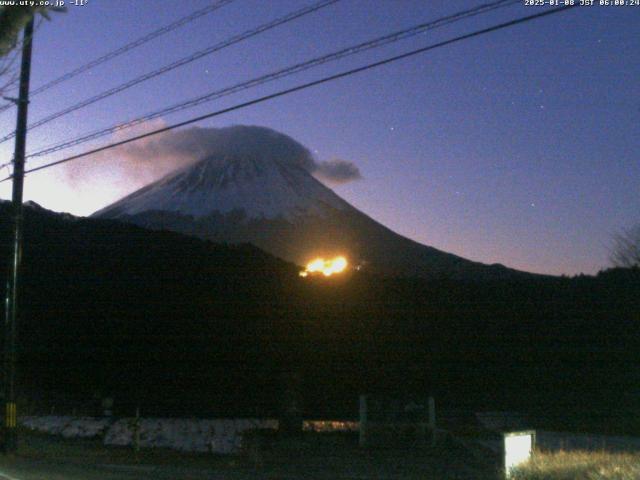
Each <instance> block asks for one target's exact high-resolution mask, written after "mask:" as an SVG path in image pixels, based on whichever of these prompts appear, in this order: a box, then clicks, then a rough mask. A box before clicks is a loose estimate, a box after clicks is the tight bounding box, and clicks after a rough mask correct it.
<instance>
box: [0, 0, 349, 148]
mask: <svg viewBox="0 0 640 480" xmlns="http://www.w3.org/2000/svg"><path fill="white" fill-rule="evenodd" d="M339 1H340V0H321V1H320V2H317V3H314V4H312V5H310V6H307V7H305V8H302V9H300V10H296V11H294V12H291V13H289V14H287V15H285V16H284V17H280V18H278V19H276V20H273V21H271V22H268V23H265V24H263V25H261V26H259V27H257V28H254V29H251V30H247V31H245V32H243V33H241V34H239V35H234V36H233V37H231V38H229V39H227V40H224V41H222V42H220V43H217V44H216V45H213V46H212V47H209V48H206V49H204V50H200V51H198V52H195V53H193V54H191V55H188V56H186V57H184V58H181V59H180V60H177V61H175V62H173V63H170V64H169V65H166V66H164V67H161V68H159V69H157V70H154V71H152V72H148V73H145V74H144V75H140V76H139V77H136V78H134V79H132V80H129V81H128V82H125V83H122V84H120V85H117V86H115V87H113V88H110V89H109V90H106V91H104V92H102V93H99V94H97V95H94V96H93V97H89V98H87V99H85V100H82V101H81V102H78V103H76V104H74V105H71V106H70V107H67V108H65V109H63V110H60V111H58V112H55V113H53V114H51V115H49V116H47V117H44V118H42V119H40V120H38V121H36V122H34V123H32V124H31V125H29V129H31V130H32V129H34V128H37V127H40V126H42V125H44V124H46V123H49V122H51V121H53V120H55V119H57V118H60V117H62V116H64V115H67V114H69V113H71V112H75V111H76V110H80V109H81V108H84V107H87V106H89V105H92V104H94V103H96V102H98V101H100V100H104V99H105V98H108V97H111V96H113V95H115V94H117V93H120V92H122V91H124V90H127V89H129V88H131V87H133V86H135V85H138V84H140V83H142V82H146V81H147V80H151V79H152V78H155V77H158V76H160V75H162V74H165V73H167V72H170V71H172V70H175V69H176V68H178V67H182V66H184V65H187V64H189V63H191V62H194V61H196V60H198V59H200V58H202V57H204V56H206V55H210V54H212V53H214V52H217V51H219V50H222V49H224V48H227V47H230V46H231V45H235V44H236V43H239V42H241V41H243V40H246V39H248V38H251V37H254V36H256V35H259V34H260V33H263V32H266V31H267V30H271V29H273V28H275V27H277V26H279V25H283V24H285V23H288V22H291V21H293V20H296V19H298V18H300V17H303V16H305V15H308V14H310V13H313V12H315V11H317V10H320V9H321V8H324V7H327V6H329V5H332V4H334V3H337V2H339ZM13 135H14V133H11V134H9V135H6V136H4V137H2V138H0V143H2V142H5V141H6V140H9V139H11V138H13Z"/></svg>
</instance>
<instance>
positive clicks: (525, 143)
mask: <svg viewBox="0 0 640 480" xmlns="http://www.w3.org/2000/svg"><path fill="white" fill-rule="evenodd" d="M68 3H69V2H67V4H68ZM210 3H211V1H210V0H185V1H180V2H176V1H175V0H89V1H88V3H87V5H85V6H83V7H80V6H74V5H70V6H69V8H68V13H66V14H58V15H55V16H54V17H53V19H52V21H51V22H44V23H43V24H42V26H41V27H40V28H39V29H38V31H37V32H36V35H35V40H34V58H33V70H32V82H31V86H32V88H33V89H35V88H37V87H39V86H40V85H42V84H44V83H46V82H47V81H49V80H51V79H53V78H56V77H58V76H60V75H62V74H64V73H66V72H67V71H69V70H71V69H73V68H75V67H78V66H80V65H81V64H83V63H86V62H87V61H90V60H93V59H94V58H96V57H98V56H101V55H103V54H105V53H107V52H109V51H110V50H113V49H115V48H118V47H120V46H121V45H123V44H124V43H127V42H129V41H132V40H134V39H136V38H138V37H140V36H142V35H144V34H145V33H148V32H150V31H152V30H154V29H156V28H158V27H160V26H163V25H165V24H168V23H170V22H171V21H173V20H175V19H177V18H179V17H182V16H185V15H187V14H189V13H191V12H192V11H194V10H197V9H199V8H202V7H204V6H206V5H208V4H210ZM310 3H313V0H271V1H264V0H236V1H235V2H233V3H231V4H229V5H226V6H224V7H222V8H221V9H219V10H218V11H216V12H214V13H212V14H209V15H207V16H205V17H203V18H200V19H198V20H196V21H194V22H193V23H191V24H189V25H188V26H187V27H185V28H181V29H178V30H176V31H174V32H171V33H170V34H167V35H165V36H163V37H160V38H159V39H157V40H155V41H153V42H151V43H149V44H147V45H145V46H143V47H141V48H138V49H135V50H133V51H131V52H130V53H128V54H125V55H123V56H121V57H119V58H118V59H116V60H114V61H111V62H108V63H106V64H103V65H101V66H99V67H97V68H95V69H93V70H91V71H90V72H87V73H84V74H82V75H81V76H78V77H76V78H74V79H73V80H71V81H69V82H66V83H63V84H61V85H59V86H57V87H55V88H53V89H51V90H49V91H47V92H45V93H43V94H41V95H38V96H35V97H34V98H33V99H32V103H31V106H30V111H29V116H30V120H31V121H36V120H38V119H40V118H42V117H44V116H46V115H49V114H51V113H53V112H56V111H58V110H61V109H63V108H65V107H67V106H69V105H70V104H73V103H75V102H78V101H81V100H83V99H85V98H87V97H89V96H92V95H95V94H97V93H100V92H101V91H103V90H106V89H108V88H111V87H113V86H115V85H118V84H120V83H122V82H125V81H127V80H129V79H131V78H133V77H135V76H138V75H140V74H143V73H146V72H148V71H150V70H153V69H156V68H159V67H161V66H163V65H165V64H167V63H170V62H172V61H174V60H177V59H179V58H181V57H183V56H186V55H188V54H190V53H191V52H193V51H196V50H199V49H203V48H206V47H207V46H210V45H213V44H215V43H218V42H220V41H222V40H224V39H226V38H228V37H230V36H231V35H234V34H237V33H240V32H243V31H245V30H247V29H250V28H254V27H256V26H258V25H260V24H262V23H265V22H267V21H269V20H271V19H275V18H277V17H279V16H282V15H284V14H286V13H288V12H289V11H292V10H294V9H298V8H301V7H303V6H305V5H308V4H310ZM482 3H486V2H483V1H476V0H473V1H472V0H454V1H452V0H341V1H340V2H338V3H337V4H335V5H332V6H329V7H326V8H324V9H322V10H321V11H319V12H316V13H313V14H311V15H308V16H306V17H304V18H301V19H298V20H296V21H294V22H292V23H289V24H287V25H284V26H281V27H279V28H276V29H274V30H271V31H269V32H267V33H264V34H261V35H259V36H257V37H254V38H252V39H249V40H246V41H244V42H242V43H240V44H237V45H234V46H232V47H230V48H228V49H225V50H223V51H220V52H217V53H214V54H213V55H210V56H207V57H205V58H203V59H200V60H198V61H196V62H194V63H192V64H190V65H188V66H186V67H183V68H179V69H177V70H174V71H173V72H170V73H168V74H166V75H163V76H161V77H158V78H156V79H153V80H151V81H149V82H145V83H143V84H141V85H138V86H136V87H133V88H131V89H130V90H127V91H126V92H123V93H121V94H118V95H116V96H113V97H111V98H109V99H106V100H104V101H101V102H99V103H97V104H94V105H92V106H90V107H87V108H85V109H82V110H79V111H76V112H74V113H72V114H70V115H67V116H65V117H63V118H60V119H58V120H56V121H54V122H51V123H49V124H47V125H46V126H43V127H40V128H38V129H34V130H33V131H32V132H30V134H29V136H28V139H27V150H28V151H33V150H37V149H39V148H41V147H43V146H45V145H48V144H51V143H56V142H59V141H63V140H66V139H69V138H73V137H75V136H79V135H82V134H84V133H87V132H91V131H93V130H97V129H100V128H103V127H108V126H110V125H113V124H118V123H126V122H127V121H129V120H131V119H133V118H135V117H137V116H140V115H141V114H145V113H148V112H152V111H154V110H157V109H161V108H163V107H165V106H168V105H172V104H174V103H177V102H180V101H182V100H187V99H190V98H192V97H195V96H198V95H201V94H204V93H206V92H208V91H212V90H216V89H219V88H223V87H226V86H230V85H232V84H235V83H237V82H241V81H244V80H247V79H250V78H253V77H256V76H259V75H262V74H265V73H269V72H271V71H273V70H276V69H279V68H282V67H286V66H288V65H291V64H293V63H297V62H300V61H304V60H306V59H309V58H312V57H315V56H318V55H322V54H325V53H330V52H332V51H334V50H338V49H340V48H343V47H346V46H349V45H352V44H355V43H357V42H361V41H365V40H369V39H371V38H374V37H376V36H380V35H383V34H387V33H391V32H393V31H395V30H399V29H402V28H407V27H410V26H413V25H417V24H419V23H422V22H426V21H429V20H435V19H437V18H438V17H441V16H444V15H448V14H451V13H454V12H457V11H459V10H463V9H466V8H470V7H473V6H477V5H480V4H482ZM596 3H597V0H596ZM544 8H545V7H527V6H524V0H523V2H522V4H519V5H516V6H511V7H507V8H503V9H500V10H498V11H495V12H491V13H489V14H487V15H482V16H479V17H475V18H472V19H468V20H464V21H461V22H459V23H456V24H453V25H450V26H447V27H444V28H440V29H437V30H434V31H431V32H428V33H426V34H422V35H419V36H416V37H413V38H411V39H407V40H403V41H400V42H397V43H395V44H392V45H389V46H386V47H383V48H380V49H376V50H373V51H370V52H367V53H364V54H360V55H357V56H354V57H348V58H346V59H343V60H340V61H338V62H333V63H330V64H326V65H323V66H321V67H318V68H315V69H312V70H309V71H307V72H304V73H301V74H297V75H293V76H291V77H288V78H287V79H283V80H279V81H277V82H273V83H268V84H266V85H264V86H261V87H258V88H253V89H250V90H247V91H244V92H241V93H238V94H235V95H232V96H228V97H225V98H223V99H221V100H217V101H214V102H210V103H206V104H203V105H200V106H198V107H196V108H193V109H190V110H187V111H184V112H180V113H177V114H173V115H168V116H165V117H163V118H162V119H160V120H157V121H155V123H154V125H157V124H162V123H163V122H164V123H166V124H171V123H176V122H178V121H181V120H186V119H188V118H190V117H193V116H197V115H201V114H204V113H207V112H209V111H213V110H218V109H220V108H223V107H225V106H231V105H234V104H236V103H240V102H242V101H247V100H249V99H252V98H254V97H257V96H260V95H265V94H268V93H271V92H274V91H276V90H280V89H282V88H286V87H288V86H293V85H296V84H298V83H302V82H304V81H310V80H313V79H315V78H319V77H321V76H324V75H328V74H331V73H336V72H339V71H342V70H346V69H348V68H353V67H355V66H359V65H364V64H365V63H369V62H371V61H375V60H377V59H381V58H384V57H387V56H391V55H394V54H398V53H402V52H405V51H408V50H412V49H415V48H419V47H422V46H426V45H428V44H431V43H435V42H437V41H441V40H444V39H447V38H451V37H454V36H457V35H460V34H463V33H466V32H470V31H472V30H475V29H478V28H483V27H486V26H489V25H492V24H496V23H499V22H502V21H505V20H508V19H512V18H516V17H519V16H524V15H528V14H533V13H536V12H540V11H542V9H544ZM639 28H640V7H632V6H624V7H599V6H594V7H579V8H576V9H573V10H571V11H568V12H564V13H560V14H557V15H552V16H550V17H545V18H543V19H540V20H535V21H532V22H529V23H526V24H524V25H518V26H515V27H512V28H510V29H506V30H501V31H499V32H495V33H491V34H488V35H485V36H482V37H478V38H474V39H471V40H468V41H464V42H462V43H457V44H455V45H451V46H446V47H444V48H440V49H437V50H434V51H431V52H428V53H425V54H421V55H418V56H415V57H412V58H410V59H406V60H403V61H401V62H397V63H394V64H392V65H388V66H384V67H381V68H378V69H375V70H370V71H368V72H365V73H363V74H359V75H355V76H352V77H349V78H347V79H342V80H338V81H336V82H332V83H330V84H325V85H322V86H319V87H315V88H313V89H309V90H306V91H303V92H298V93H295V94H292V95H289V96H286V97H283V98H279V99H276V100H273V101H271V102H267V103H262V104H260V105H256V106H252V107H249V108H246V109H243V110H239V111H236V112H233V113H231V114H228V115H224V116H220V117H217V118H214V119H210V120H207V121H204V122H201V123H200V124H199V125H200V126H203V127H222V126H228V125H233V124H253V125H263V126H267V127H270V128H273V129H275V130H278V131H281V132H283V133H286V134H288V135H290V136H291V137H293V138H295V139H296V140H298V141H300V142H301V143H303V144H304V145H305V146H307V147H308V148H309V149H310V150H311V151H312V152H314V154H315V155H316V156H317V159H318V161H321V162H322V161H331V160H335V159H342V160H346V161H350V162H353V163H355V164H356V165H357V166H358V168H359V169H360V172H361V173H362V177H363V178H362V179H360V180H357V181H353V182H350V183H346V184H341V185H331V186H332V188H333V189H334V190H335V191H336V192H337V193H338V194H339V195H341V196H342V197H344V198H345V199H346V200H347V201H349V202H350V203H352V204H353V205H354V206H355V207H357V208H359V209H360V210H362V211H364V212H365V213H367V214H369V215H370V216H372V217H373V218H375V219H376V220H378V221H380V222H381V223H383V224H385V225H387V226H388V227H390V228H392V229H393V230H395V231H397V232H398V233H401V234H403V235H405V236H408V237H410V238H412V239H415V240H417V241H419V242H421V243H425V244H427V245H431V246H434V247H436V248H439V249H441V250H445V251H448V252H452V253H455V254H458V255H461V256H463V257H466V258H469V259H472V260H477V261H482V262H485V263H502V264H505V265H507V266H509V267H513V268H518V269H523V270H528V271H533V272H540V273H551V274H562V273H566V274H576V273H580V272H584V273H595V272H597V271H598V270H599V269H601V268H605V267H607V266H608V264H609V261H608V248H609V246H610V244H611V236H612V234H613V233H615V232H617V231H619V230H620V229H622V228H626V227H630V226H631V225H633V224H635V223H638V222H640V156H639V152H640V94H639V92H640V89H639V85H638V81H639V80H638V79H640V48H638V42H637V39H638V37H637V33H638V31H639ZM14 128H15V111H14V110H11V111H8V112H4V113H1V114H0V133H1V134H2V135H5V134H6V133H8V132H9V131H12V130H13V129H14ZM143 128H144V127H143ZM2 135H0V136H2ZM126 136H127V135H126V134H125V133H122V132H121V133H119V134H118V135H117V138H124V137H126ZM113 138H114V137H113V136H112V137H106V138H104V139H102V140H101V141H97V142H96V143H93V144H85V145H82V146H79V147H77V148H74V149H70V150H66V151H64V152H62V153H57V154H53V155H51V156H49V157H46V158H40V159H38V160H35V161H33V162H31V163H30V164H29V166H31V167H33V166H36V165H38V164H41V163H44V162H49V161H52V160H56V159H60V158H63V157H64V156H67V155H69V154H71V153H80V152H82V151H84V150H86V149H88V147H89V146H97V145H100V144H103V143H107V142H108V141H109V140H112V139H113ZM12 151H13V141H10V142H5V143H3V144H1V145H0V159H1V162H0V163H4V162H6V161H8V160H10V158H11V155H12ZM114 155H118V153H117V152H114ZM103 160H104V157H103ZM114 160H117V159H114ZM87 165H88V166H87ZM118 165H119V164H118V163H117V162H114V166H113V167H112V168H110V167H109V163H108V162H105V161H102V162H100V163H99V164H96V165H93V168H89V167H92V160H91V159H83V160H79V161H78V162H75V163H71V164H67V166H64V167H55V168H51V169H48V170H44V171H42V172H38V173H34V174H32V175H29V176H27V178H26V183H25V198H26V199H33V200H35V201H37V202H38V203H40V204H41V205H43V206H44V207H46V208H49V209H52V210H58V211H68V212H71V213H74V214H77V215H87V214H90V213H92V212H93V211H95V210H98V209H99V208H101V207H103V206H105V205H107V204H108V203H111V202H112V201H115V200H117V199H118V198H120V197H122V196H123V195H124V194H126V193H128V192H130V191H132V190H133V189H135V188H138V187H140V186H142V185H143V184H144V183H145V182H147V181H150V180H152V179H153V175H155V173H154V172H149V173H148V174H146V175H145V174H144V172H143V174H140V172H139V171H136V172H134V173H135V174H134V173H132V172H128V171H127V170H125V169H123V168H120V167H119V166H118ZM3 173H8V172H3ZM3 177H4V175H3ZM0 196H1V197H2V198H9V197H10V184H9V182H5V183H3V184H0Z"/></svg>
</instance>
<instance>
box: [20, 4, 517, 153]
mask: <svg viewBox="0 0 640 480" xmlns="http://www.w3.org/2000/svg"><path fill="white" fill-rule="evenodd" d="M517 3H520V0H498V1H494V2H491V3H487V4H483V5H480V6H478V7H475V8H472V9H469V10H463V11H460V12H457V13H455V14H452V15H448V16H446V17H442V18H439V19H437V20H433V21H430V22H427V23H422V24H420V25H416V26H414V27H411V28H406V29H404V30H400V31H397V32H394V33H391V34H387V35H384V36H381V37H377V38H375V39H373V40H369V41H366V42H362V43H360V44H357V45H353V46H350V47H347V48H344V49H342V50H339V51H337V52H333V53H330V54H327V55H322V56H320V57H316V58H313V59H311V60H307V61H304V62H301V63H298V64H295V65H292V66H289V67H286V68H283V69H280V70H276V71H274V72H271V73H268V74H266V75H262V76H260V77H257V78H253V79H251V80H248V81H244V82H240V83H237V84H235V85H232V86H230V87H226V88H223V89H220V90H215V91H213V92H209V93H207V94H205V95H201V96H199V97H196V98H193V99H190V100H187V101H184V102H181V103H178V104H175V105H172V106H169V107H166V108H164V109H161V110H157V111H155V112H151V113H148V114H146V115H143V116H141V117H138V118H135V119H133V120H130V121H128V122H125V123H120V124H118V125H115V126H112V127H108V128H105V129H102V130H98V131H94V132H91V133H89V134H86V135H83V136H81V137H77V138H74V139H72V140H67V141H65V142H62V143H58V144H54V145H53V146H49V147H47V148H44V149H42V150H40V151H38V152H34V153H31V154H30V155H29V156H28V157H29V158H33V157H38V156H43V155H48V154H50V153H53V152H57V151H60V150H64V149H67V148H70V147H73V146H76V145H80V144H82V143H85V142H88V141H90V140H94V139H96V138H100V137H103V136H105V135H108V134H110V133H114V132H116V131H120V130H123V129H126V128H131V127H133V126H135V125H139V124H141V123H144V122H147V121H149V120H153V119H155V118H159V117H162V116H164V115H168V114H171V113H175V112H178V111H181V110H185V109H188V108H192V107H195V106H197V105H200V104H202V103H206V102H209V101H212V100H216V99H218V98H221V97H225V96H228V95H232V94H234V93H237V92H240V91H242V90H247V89H249V88H253V87H256V86H259V85H262V84H264V83H267V82H271V81H274V80H278V79H280V78H284V77H287V76H289V75H293V74H295V73H299V72H302V71H305V70H308V69H310V68H313V67H316V66H318V65H322V64H324V63H328V62H331V61H335V60H338V59H341V58H344V57H347V56H351V55H355V54H357V53H360V52H363V51H366V50H370V49H373V48H378V47H381V46H383V45H387V44H389V43H393V42H397V41H399V40H403V39H406V38H409V37H412V36H415V35H418V34H421V33H425V32H427V31H428V30H433V29H435V28H439V27H443V26H445V25H449V24H451V23H454V22H457V21H460V20H463V19H465V18H469V17H472V16H475V15H479V14H484V13H487V12H489V11H492V10H495V9H498V8H502V7H506V6H510V5H514V4H517Z"/></svg>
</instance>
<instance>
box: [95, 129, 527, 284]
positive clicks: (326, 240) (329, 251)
mask: <svg viewBox="0 0 640 480" xmlns="http://www.w3.org/2000/svg"><path fill="white" fill-rule="evenodd" d="M222 130H224V131H225V132H224V134H223V135H222V137H223V141H220V142H218V143H216V144H215V146H213V147H211V148H209V150H208V156H207V157H206V158H204V159H202V160H200V161H199V162H197V163H195V164H193V165H189V166H187V167H184V168H182V169H180V170H178V171H176V172H174V173H171V174H169V175H167V176H166V177H164V178H163V179H161V180H159V181H157V182H155V183H152V184H150V185H148V186H146V187H144V188H142V189H140V190H138V191H136V192H134V193H132V194H130V195H128V196H127V197H125V198H123V199H121V200H120V201H118V202H116V203H114V204H112V205H110V206H108V207H106V208H104V209H102V210H100V211H98V212H96V213H94V214H93V216H94V217H96V218H112V219H118V220H122V221H126V222H130V223H134V224H137V225H140V226H144V227H146V228H151V229H168V230H174V231H178V232H181V233H185V234H191V235H196V236H199V237H202V238H207V239H211V240H214V241H221V242H231V243H235V242H250V243H253V244H255V245H256V246H258V247H260V248H262V249H264V250H266V251H268V252H270V253H272V254H274V255H277V256H279V257H282V258H284V259H286V260H289V261H293V262H296V263H298V264H305V263H306V262H307V261H308V260H309V259H310V258H313V257H315V256H317V255H337V254H342V255H347V256H348V257H349V259H350V260H351V262H352V264H354V265H358V266H359V267H360V268H365V269H367V270H369V271H372V272H377V273H382V274H386V275H398V276H419V277H424V278H442V277H447V278H455V279H469V280H485V279H492V278H503V277H512V276H522V275H527V274H525V273H524V272H517V271H515V270H510V269H507V268H505V267H503V266H501V265H491V266H489V265H484V264H481V263H477V262H472V261H469V260H466V259H464V258H461V257H458V256H456V255H453V254H449V253H446V252H442V251H440V250H437V249H435V248H432V247H428V246H425V245H421V244H419V243H417V242H414V241H412V240H409V239H407V238H405V237H402V236H401V235H398V234H396V233H394V232H392V231H391V230H389V229H388V228H386V227H384V226H383V225H381V224H379V223H378V222H376V221H375V220H373V219H371V218H370V217H368V216H367V215H365V214H364V213H362V212H360V211H359V210H357V209H356V208H354V207H353V206H351V205H350V204H348V203H347V202H346V201H344V200H343V199H342V198H340V197H339V196H338V195H336V194H335V193H334V192H333V191H332V190H331V189H329V188H327V187H326V186H324V185H323V184H322V183H320V182H319V181H318V180H317V179H316V178H314V176H313V175H312V173H313V169H314V160H313V158H312V157H311V155H310V154H309V152H308V150H307V149H306V148H305V147H303V146H302V145H300V144H299V143H298V142H296V141H295V140H293V139H291V138H290V137H287V136H286V135H283V134H280V133H277V132H274V131H273V130H269V129H266V128H261V127H230V128H228V129H222Z"/></svg>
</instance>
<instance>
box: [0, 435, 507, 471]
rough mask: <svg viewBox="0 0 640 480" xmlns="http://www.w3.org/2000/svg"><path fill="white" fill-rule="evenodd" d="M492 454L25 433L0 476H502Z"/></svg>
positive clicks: (448, 445) (324, 438) (332, 443)
mask: <svg viewBox="0 0 640 480" xmlns="http://www.w3.org/2000/svg"><path fill="white" fill-rule="evenodd" d="M495 472H496V468H495V466H494V465H493V459H489V458H487V459H482V458H478V457H477V456H473V455H471V454H470V453H469V452H467V451H465V450H464V449H462V448H461V447H459V446H457V445H456V444H454V443H453V442H451V441H449V440H447V439H443V440H442V441H441V442H439V444H438V445H437V446H436V447H433V448H430V447H417V446H413V447H410V446H405V447H402V448H400V447H397V446H396V447H386V448H375V449H360V448H359V447H358V446H357V436H354V435H336V434H328V435H327V434H308V435H305V436H304V437H300V438H298V439H286V440H276V441H275V442H274V443H271V445H270V446H269V447H264V448H262V449H261V451H260V452H258V451H255V450H254V451H249V452H244V453H243V454H242V455H238V456H216V455H211V454H186V453H180V452H174V451H168V450H142V451H140V452H139V453H137V454H136V453H135V452H133V451H132V450H131V449H125V448H114V447H104V446H103V445H102V444H101V443H100V441H98V440H66V439H62V438H59V437H50V436H44V435H40V434H33V433H29V432H21V444H20V448H19V450H18V453H17V454H16V455H14V456H11V457H0V479H2V480H5V479H8V480H41V479H42V480H45V479H46V480H76V479H77V480H80V479H82V480H94V479H101V480H103V479H104V480H112V479H114V480H115V479H140V480H146V479H158V480H163V479H192V480H200V479H208V480H215V479H230V480H245V479H274V480H275V479H291V480H297V479H300V480H302V479H305V480H307V479H327V480H329V479H331V480H341V479H344V480H346V479H359V480H360V479H362V480H365V479H408V480H412V479H416V480H417V479H420V480H431V479H433V480H449V479H457V480H464V479H469V480H484V479H487V480H489V479H497V478H499V477H498V476H497V474H496V473H495Z"/></svg>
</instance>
